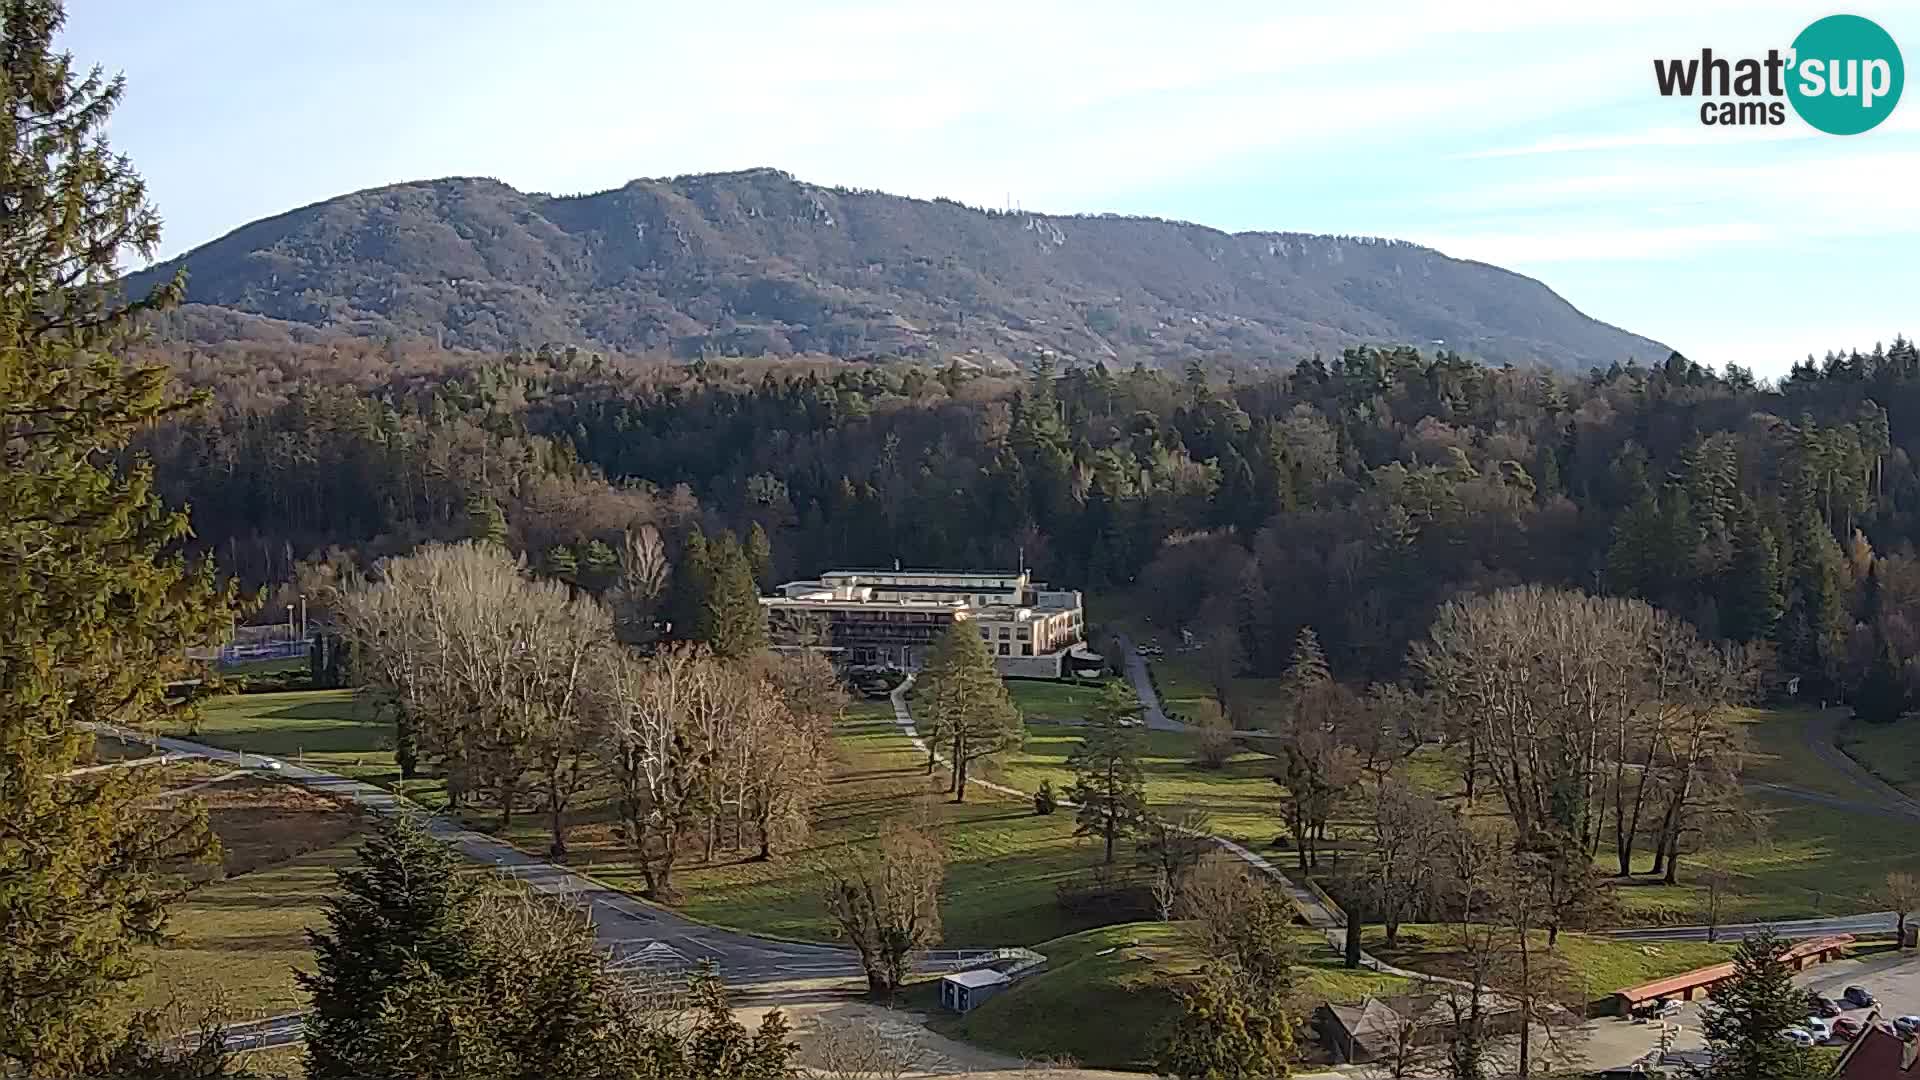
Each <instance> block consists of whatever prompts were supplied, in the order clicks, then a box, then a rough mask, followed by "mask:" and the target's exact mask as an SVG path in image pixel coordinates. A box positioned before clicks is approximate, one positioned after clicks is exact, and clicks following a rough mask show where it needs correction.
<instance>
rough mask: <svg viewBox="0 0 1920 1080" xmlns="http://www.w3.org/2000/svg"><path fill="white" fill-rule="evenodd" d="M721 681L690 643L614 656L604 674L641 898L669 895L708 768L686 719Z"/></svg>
mask: <svg viewBox="0 0 1920 1080" xmlns="http://www.w3.org/2000/svg"><path fill="white" fill-rule="evenodd" d="M724 677H725V676H724V675H723V673H722V672H721V671H720V669H719V665H718V664H717V663H716V662H715V661H714V659H713V657H712V656H711V655H710V654H708V653H707V652H706V651H705V650H703V649H700V648H698V647H694V646H676V647H674V648H670V649H666V650H663V651H662V652H661V653H660V654H659V655H658V656H656V657H654V658H653V659H651V660H642V659H640V658H639V657H635V656H629V655H618V656H615V657H613V658H612V660H611V662H610V663H609V664H608V666H607V668H606V670H605V673H604V678H605V679H606V681H607V688H608V691H609V693H610V695H611V700H612V702H613V707H612V709H611V710H610V729H611V730H610V734H611V741H612V753H613V759H614V778H615V781H616V783H617V785H618V789H619V801H620V817H621V820H622V822H623V823H624V825H625V826H626V829H627V835H628V841H629V842H630V843H631V844H632V845H633V849H634V853H635V855H636V857H637V858H638V859H639V862H640V873H641V875H642V876H643V877H644V878H645V880H646V885H647V893H648V894H649V895H651V896H654V897H656V898H660V899H667V898H671V897H672V896H673V895H674V891H673V865H674V862H675V860H676V859H678V857H679V855H680V849H681V845H682V843H683V842H684V840H685V837H686V835H687V834H688V833H689V832H691V831H692V830H693V829H694V828H695V827H696V826H697V825H698V823H699V821H700V814H701V812H702V810H703V809H704V808H705V806H706V788H707V787H708V786H709V785H710V784H711V782H712V779H713V777H712V773H713V765H714V763H713V760H712V757H711V755H710V754H708V753H707V751H706V748H705V747H704V746H703V745H701V744H700V743H698V742H696V741H695V739H694V738H693V736H692V732H694V731H695V730H696V725H695V721H694V719H693V718H694V717H696V716H698V715H699V714H701V713H703V712H706V711H710V710H714V709H716V708H717V707H718V705H717V702H716V699H717V698H718V697H719V696H720V686H721V684H722V682H723V680H724Z"/></svg>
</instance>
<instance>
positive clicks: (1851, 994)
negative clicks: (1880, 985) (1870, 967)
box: [1840, 986, 1879, 1009]
mask: <svg viewBox="0 0 1920 1080" xmlns="http://www.w3.org/2000/svg"><path fill="white" fill-rule="evenodd" d="M1840 999H1841V1000H1842V1001H1845V1002H1846V1003H1847V1005H1848V1006H1849V1007H1850V1008H1855V1009H1866V1008H1870V1007H1872V1006H1874V1005H1877V1004H1879V1002H1877V1001H1876V1000H1875V999H1874V996H1873V995H1872V994H1871V993H1869V992H1868V991H1867V988H1866V987H1864V986H1849V987H1847V992H1846V993H1844V994H1842V995H1840Z"/></svg>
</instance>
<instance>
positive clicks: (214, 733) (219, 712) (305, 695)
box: [168, 690, 446, 806]
mask: <svg viewBox="0 0 1920 1080" xmlns="http://www.w3.org/2000/svg"><path fill="white" fill-rule="evenodd" d="M168 734H172V735H179V736H181V737H183V738H190V739H193V740H195V741H197V742H203V743H206V744H207V745H209V746H218V747H220V748H221V749H223V750H243V751H246V752H248V753H255V754H268V755H271V756H273V757H278V758H285V759H287V760H289V761H301V762H303V763H305V764H308V765H311V766H313V767H314V768H317V769H325V770H327V771H328V772H334V773H339V774H340V775H342V776H348V777H352V778H353V779H355V780H362V781H365V782H367V783H370V784H378V785H379V786H381V787H384V788H390V789H394V790H398V791H401V792H402V793H404V794H406V795H407V796H408V797H409V798H412V799H414V800H416V801H418V802H421V803H423V804H425V805H427V806H439V805H442V804H444V802H445V801H446V795H445V791H446V786H445V784H444V782H442V781H439V780H433V779H416V780H410V781H404V782H403V781H402V780H401V779H400V766H399V765H398V764H397V763H396V762H395V761H394V757H393V727H392V725H391V724H390V723H388V722H386V721H384V720H380V719H377V718H375V717H374V715H373V714H372V712H371V710H369V709H368V708H366V706H365V703H364V701H362V700H361V699H360V698H359V697H357V696H356V695H355V693H354V691H352V690H296V691H289V692H285V693H272V694H237V695H232V696H228V697H221V698H214V699H212V700H210V701H207V702H205V703H204V704H202V705H201V720H200V722H199V724H198V725H197V727H195V728H194V729H192V731H191V732H189V730H188V729H187V728H185V727H184V726H182V727H180V728H178V729H176V730H172V731H169V732H168Z"/></svg>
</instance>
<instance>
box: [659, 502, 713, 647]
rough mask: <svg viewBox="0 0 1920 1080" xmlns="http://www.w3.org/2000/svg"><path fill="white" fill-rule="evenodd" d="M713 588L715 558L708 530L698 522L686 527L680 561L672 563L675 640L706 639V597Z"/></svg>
mask: <svg viewBox="0 0 1920 1080" xmlns="http://www.w3.org/2000/svg"><path fill="white" fill-rule="evenodd" d="M712 592H713V560H712V553H711V552H710V550H709V546H708V544H707V534H706V533H704V532H701V531H700V526H698V525H695V526H694V527H693V528H691V529H689V530H687V540H686V543H685V545H684V546H682V548H681V550H680V561H679V562H677V563H675V564H674V567H673V589H672V592H671V594H670V595H669V596H668V597H667V621H668V624H669V632H670V633H671V634H672V635H673V639H674V640H675V641H706V640H707V639H708V638H709V637H710V636H711V635H710V633H709V630H708V622H707V598H708V596H709V595H710V594H711V593H712Z"/></svg>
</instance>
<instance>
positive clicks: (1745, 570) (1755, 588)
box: [1720, 500, 1784, 641]
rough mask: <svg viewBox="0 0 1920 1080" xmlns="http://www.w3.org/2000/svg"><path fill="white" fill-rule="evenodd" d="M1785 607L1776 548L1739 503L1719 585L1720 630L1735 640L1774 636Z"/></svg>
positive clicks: (1768, 533)
mask: <svg viewBox="0 0 1920 1080" xmlns="http://www.w3.org/2000/svg"><path fill="white" fill-rule="evenodd" d="M1783 606H1784V604H1783V602H1782V600H1781V596H1780V554H1779V545H1778V544H1776V543H1775V542H1774V538H1773V532H1772V531H1771V530H1769V529H1768V528H1767V527H1766V526H1764V525H1762V524H1761V523H1760V519H1759V515H1757V514H1756V513H1755V512H1754V509H1753V506H1752V504H1751V503H1748V502H1746V501H1745V500H1742V501H1741V502H1740V504H1739V505H1738V507H1737V509H1736V510H1735V513H1734V518H1733V557H1732V559H1731V560H1729V562H1728V564H1727V570H1726V573H1725V574H1724V575H1723V576H1722V578H1721V583H1720V629H1721V632H1722V633H1724V634H1725V635H1726V636H1727V637H1729V638H1732V639H1733V640H1735V641H1764V640H1766V639H1767V638H1769V637H1772V636H1773V631H1774V627H1775V626H1777V625H1778V624H1779V622H1780V612H1781V610H1782V608H1783Z"/></svg>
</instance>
